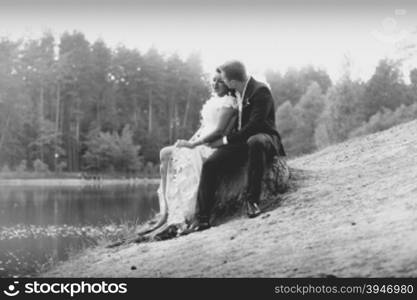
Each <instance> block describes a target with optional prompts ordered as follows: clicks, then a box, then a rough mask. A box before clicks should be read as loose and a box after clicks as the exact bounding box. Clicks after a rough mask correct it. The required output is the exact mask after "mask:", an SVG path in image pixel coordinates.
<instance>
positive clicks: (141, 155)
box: [0, 32, 210, 172]
mask: <svg viewBox="0 0 417 300" xmlns="http://www.w3.org/2000/svg"><path fill="white" fill-rule="evenodd" d="M209 95H210V85H209V80H208V78H207V74H205V73H204V72H203V69H202V66H201V59H200V57H199V55H198V54H191V55H190V56H189V57H188V58H187V59H185V60H182V59H180V57H179V56H178V55H176V54H173V55H171V56H169V57H166V56H164V55H162V54H161V53H159V52H158V51H157V50H156V49H150V50H149V51H148V52H146V53H144V54H142V53H140V52H139V51H137V50H136V49H128V48H126V47H124V46H118V47H117V48H115V49H111V48H110V47H108V46H107V45H106V44H105V43H104V42H103V41H102V40H97V41H95V42H94V43H90V42H89V41H87V40H86V38H85V36H84V35H83V34H82V33H81V32H72V33H68V32H67V33H64V34H62V35H61V36H60V37H59V39H58V38H54V36H53V35H52V34H50V33H45V34H44V35H43V36H42V37H41V38H39V39H31V40H18V41H12V40H9V39H7V38H3V39H1V40H0V167H3V168H5V169H10V170H16V169H19V170H32V169H35V170H51V171H68V172H78V171H81V170H87V171H100V172H112V171H116V172H138V171H143V170H144V169H146V168H149V167H150V168H152V166H154V165H155V164H156V163H157V162H158V160H159V156H158V155H159V154H158V153H159V149H160V148H161V147H162V146H164V145H167V144H170V143H173V142H174V141H175V140H176V139H177V138H178V137H180V136H181V137H182V136H189V135H191V133H192V132H193V131H194V130H195V128H196V127H197V126H198V124H199V121H200V120H199V111H200V109H201V106H202V104H203V102H204V101H205V100H206V99H207V98H208V97H209Z"/></svg>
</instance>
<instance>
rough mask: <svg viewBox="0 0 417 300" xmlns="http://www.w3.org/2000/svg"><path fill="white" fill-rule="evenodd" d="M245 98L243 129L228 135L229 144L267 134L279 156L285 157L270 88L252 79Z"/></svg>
mask: <svg viewBox="0 0 417 300" xmlns="http://www.w3.org/2000/svg"><path fill="white" fill-rule="evenodd" d="M243 97H244V99H243V108H242V128H241V129H240V130H239V131H236V132H232V133H230V134H228V135H227V141H228V143H229V144H243V143H246V141H247V140H248V139H249V138H250V137H251V136H252V135H255V134H257V133H265V134H268V135H270V136H271V137H272V140H273V141H274V146H275V149H276V151H277V153H278V155H280V156H285V151H284V147H283V146H282V143H281V137H280V135H279V133H278V131H277V129H276V125H275V105H274V99H273V97H272V94H271V91H270V89H269V88H268V86H267V85H265V84H264V83H261V82H259V81H256V80H255V79H253V78H252V77H251V78H250V79H249V82H248V85H247V87H246V91H245V95H243ZM237 125H238V121H236V126H237Z"/></svg>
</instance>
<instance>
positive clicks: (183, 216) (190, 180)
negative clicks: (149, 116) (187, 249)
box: [147, 70, 237, 232]
mask: <svg viewBox="0 0 417 300" xmlns="http://www.w3.org/2000/svg"><path fill="white" fill-rule="evenodd" d="M213 90H214V93H215V95H213V96H212V97H211V98H210V99H208V100H207V101H206V103H205V104H204V105H203V107H202V110H201V126H200V128H199V129H198V130H197V132H196V133H195V134H194V135H193V136H192V137H191V138H190V139H189V140H188V141H186V140H178V141H177V142H176V143H175V144H174V145H171V146H167V147H164V148H163V149H162V150H161V151H160V159H161V166H160V172H161V181H160V186H159V189H158V198H159V207H160V211H161V218H160V221H159V222H158V224H156V225H155V226H154V227H153V228H152V229H150V230H147V232H150V231H154V230H155V229H157V228H159V227H161V226H163V225H172V224H175V226H176V228H177V229H178V231H179V232H181V231H182V230H184V229H185V228H186V226H187V225H188V224H190V222H191V221H193V218H194V217H195V214H196V209H197V191H198V185H199V182H200V174H201V169H202V165H203V162H204V161H205V160H206V159H207V158H208V157H209V156H210V155H211V154H212V153H213V152H214V151H216V149H214V148H210V147H209V146H208V145H207V144H208V143H210V142H213V141H215V140H217V139H218V138H219V137H221V136H223V135H225V134H227V133H228V132H229V131H230V130H232V128H233V127H234V124H235V120H236V115H237V100H236V98H235V97H234V93H233V91H232V90H230V89H229V88H228V87H227V86H226V84H225V83H224V82H223V81H222V79H221V76H220V72H219V71H218V70H217V72H216V75H215V76H214V78H213Z"/></svg>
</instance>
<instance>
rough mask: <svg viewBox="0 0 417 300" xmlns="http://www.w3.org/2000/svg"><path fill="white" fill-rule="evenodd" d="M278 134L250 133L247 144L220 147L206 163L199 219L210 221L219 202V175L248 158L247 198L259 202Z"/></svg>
mask: <svg viewBox="0 0 417 300" xmlns="http://www.w3.org/2000/svg"><path fill="white" fill-rule="evenodd" d="M276 143H277V141H276V140H275V136H271V135H268V134H264V133H259V134H256V135H253V136H251V137H250V138H249V139H248V140H247V142H246V144H238V145H235V144H231V145H225V146H222V147H220V148H218V149H217V151H215V152H214V153H213V154H212V155H211V156H210V157H209V158H208V159H207V160H206V161H205V162H204V164H203V168H202V172H201V178H200V185H199V188H198V195H197V205H198V218H199V220H200V221H209V218H210V214H211V210H212V208H213V206H214V204H215V202H216V199H215V193H216V190H215V189H216V187H217V185H218V178H219V177H220V176H219V175H221V174H223V173H224V172H229V171H232V170H235V169H237V168H240V167H242V166H243V165H245V164H246V162H248V178H247V179H248V180H247V183H246V191H245V192H246V194H247V198H248V201H251V202H253V203H259V200H260V196H261V187H262V177H263V174H264V172H265V169H266V168H267V167H268V163H270V162H271V159H272V157H273V156H274V155H275V154H276V153H277V150H276V149H277V146H276V145H277V144H276Z"/></svg>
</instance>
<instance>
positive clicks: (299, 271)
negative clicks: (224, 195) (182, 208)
mask: <svg viewBox="0 0 417 300" xmlns="http://www.w3.org/2000/svg"><path fill="white" fill-rule="evenodd" d="M289 165H290V167H291V168H294V169H297V170H303V171H298V172H296V173H297V174H298V175H296V180H295V185H296V186H297V189H296V190H295V191H294V190H292V191H290V192H288V193H286V194H285V195H284V196H283V199H282V200H281V204H280V206H278V207H276V208H274V209H273V210H270V211H268V212H266V213H264V214H263V215H261V216H260V217H258V218H256V219H246V218H240V219H236V220H233V221H230V222H228V223H226V224H223V225H221V226H218V227H213V228H211V229H209V230H207V231H204V232H200V233H194V234H191V235H188V236H184V237H181V238H177V239H173V240H168V241H161V242H154V243H147V244H135V245H128V246H122V247H119V248H116V249H103V248H99V249H92V250H88V251H87V252H86V253H84V254H82V255H80V256H78V257H77V258H75V259H74V260H72V261H69V262H66V263H64V264H61V265H59V266H57V267H55V269H53V270H51V271H50V272H49V273H47V274H44V276H51V277H59V276H77V277H78V276H79V277H90V276H91V277H108V276H109V277H126V276H127V277H130V276H131V277H305V276H319V277H321V276H329V275H333V276H337V277H350V276H359V277H363V276H375V277H381V276H388V277H390V276H399V277H403V276H417V121H413V122H411V123H407V124H403V125H400V126H397V127H395V128H392V129H389V130H387V131H384V132H380V133H377V134H374V135H370V136H367V137H363V138H358V139H354V140H350V141H348V142H346V143H342V144H338V145H335V146H332V147H329V148H326V149H324V150H322V151H320V152H317V153H314V154H311V155H308V156H304V157H300V158H297V159H294V160H291V161H289ZM132 266H135V267H136V269H134V268H133V270H132V268H131V267H132Z"/></svg>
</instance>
